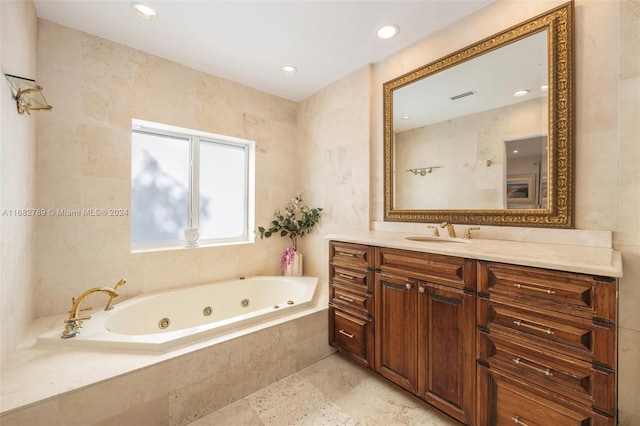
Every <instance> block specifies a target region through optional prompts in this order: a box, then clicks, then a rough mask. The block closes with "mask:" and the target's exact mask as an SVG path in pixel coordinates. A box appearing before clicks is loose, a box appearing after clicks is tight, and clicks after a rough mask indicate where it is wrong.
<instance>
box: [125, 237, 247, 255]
mask: <svg viewBox="0 0 640 426" xmlns="http://www.w3.org/2000/svg"><path fill="white" fill-rule="evenodd" d="M253 243H255V240H253V239H252V240H250V241H227V242H215V243H207V242H202V243H200V244H199V245H198V246H197V247H185V246H184V245H179V244H172V243H166V244H153V245H151V244H150V245H136V246H131V253H154V252H159V251H174V250H197V249H202V248H213V247H228V246H239V245H245V244H253Z"/></svg>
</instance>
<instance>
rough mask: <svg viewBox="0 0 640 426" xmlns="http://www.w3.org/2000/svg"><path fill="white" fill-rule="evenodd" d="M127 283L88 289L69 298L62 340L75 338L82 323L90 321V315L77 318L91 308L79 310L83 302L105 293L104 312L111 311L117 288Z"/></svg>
mask: <svg viewBox="0 0 640 426" xmlns="http://www.w3.org/2000/svg"><path fill="white" fill-rule="evenodd" d="M126 283H127V280H125V279H124V278H123V279H121V280H120V281H118V283H117V284H116V286H115V287H114V288H110V287H95V288H92V289H89V290H87V291H85V292H84V293H82V294H81V295H80V296H78V298H77V299H76V298H73V297H72V298H71V303H72V304H71V309H70V310H69V319H67V320H66V321H65V327H64V331H63V332H62V336H60V337H62V338H63V339H69V338H71V337H75V336H76V335H77V334H78V333H80V329H81V328H82V321H84V320H88V319H91V315H89V316H86V317H80V316H78V313H79V312H80V311H86V310H89V309H92V308H85V309H80V305H81V304H82V302H84V300H85V299H86V298H87V297H89V296H91V295H92V294H93V293H106V294H108V295H109V301H108V302H107V306H105V308H104V310H105V311H108V310H111V309H113V300H114V299H115V298H116V297H118V287H120V286H123V285H125V284H126Z"/></svg>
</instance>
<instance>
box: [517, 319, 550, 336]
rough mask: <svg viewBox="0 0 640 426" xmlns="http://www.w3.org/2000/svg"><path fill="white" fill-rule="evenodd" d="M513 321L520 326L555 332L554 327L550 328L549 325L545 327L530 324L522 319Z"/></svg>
mask: <svg viewBox="0 0 640 426" xmlns="http://www.w3.org/2000/svg"><path fill="white" fill-rule="evenodd" d="M513 323H514V324H515V325H517V326H518V327H526V328H530V329H532V330H536V331H542V332H543V333H547V334H554V332H553V329H552V328H549V327H547V328H544V327H537V326H535V325H529V324H527V323H525V322H523V321H522V320H515V321H513Z"/></svg>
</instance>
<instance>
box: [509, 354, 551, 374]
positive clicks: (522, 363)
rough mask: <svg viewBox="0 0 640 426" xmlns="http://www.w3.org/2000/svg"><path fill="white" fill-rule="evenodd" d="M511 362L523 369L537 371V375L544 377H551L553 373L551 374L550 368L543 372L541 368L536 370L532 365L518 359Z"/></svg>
mask: <svg viewBox="0 0 640 426" xmlns="http://www.w3.org/2000/svg"><path fill="white" fill-rule="evenodd" d="M513 362H515V363H516V364H518V365H521V366H523V367H527V368H530V369H531V370H534V371H537V372H538V373H542V374H544V375H545V376H553V373H551V369H550V368H546V369H544V370H543V369H542V368H537V367H534V366H533V365H529V364H527V363H526V362H524V361H522V360H521V359H520V358H516V359H514V360H513Z"/></svg>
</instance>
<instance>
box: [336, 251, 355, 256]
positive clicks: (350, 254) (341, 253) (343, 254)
mask: <svg viewBox="0 0 640 426" xmlns="http://www.w3.org/2000/svg"><path fill="white" fill-rule="evenodd" d="M338 256H348V257H355V256H356V255H355V254H353V253H345V252H343V251H340V252H338Z"/></svg>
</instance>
